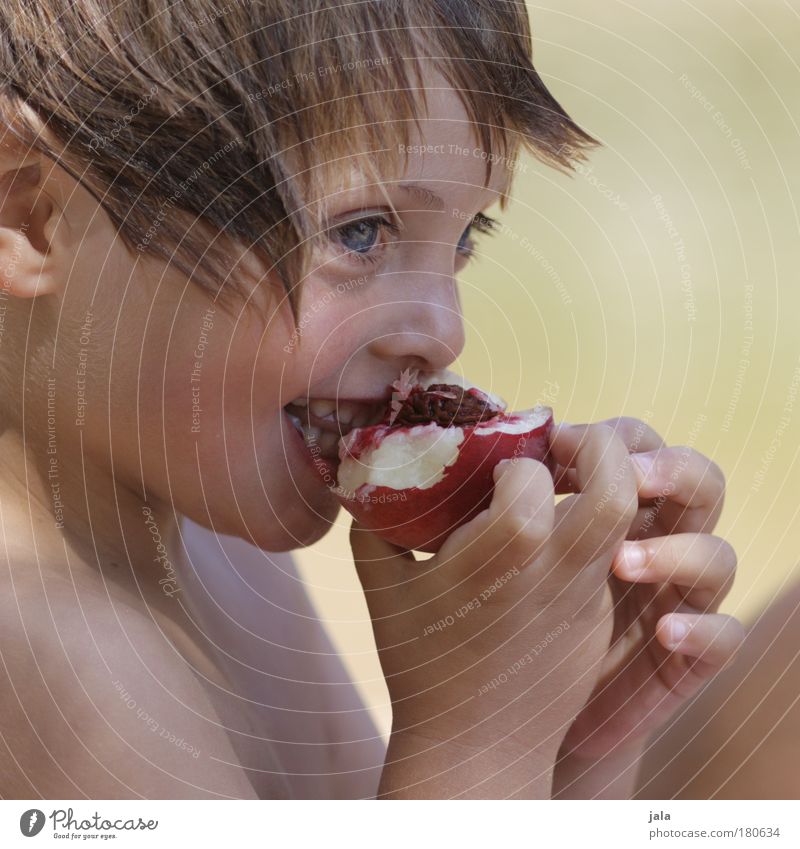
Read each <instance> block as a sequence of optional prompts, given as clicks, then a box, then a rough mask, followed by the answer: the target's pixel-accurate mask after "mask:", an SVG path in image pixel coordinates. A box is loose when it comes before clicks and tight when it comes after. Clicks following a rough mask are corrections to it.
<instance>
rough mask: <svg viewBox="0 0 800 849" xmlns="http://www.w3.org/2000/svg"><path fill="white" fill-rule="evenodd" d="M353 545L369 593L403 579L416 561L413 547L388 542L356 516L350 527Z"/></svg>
mask: <svg viewBox="0 0 800 849" xmlns="http://www.w3.org/2000/svg"><path fill="white" fill-rule="evenodd" d="M350 548H352V550H353V560H354V561H355V565H356V572H357V574H358V580H359V581H360V582H361V588H362V589H363V590H364V592H365V593H367V592H369V591H370V590H379V589H384V588H386V587H388V586H392V585H393V584H396V583H398V582H400V581H402V580H403V569H404V567H405V566H407V565H408V564H409V563H416V558H415V557H414V555H413V554H412V553H411V552H410V551H407V550H406V549H404V548H400V546H397V545H393V544H392V543H390V542H386V540H385V539H381V537H379V536H378V535H377V534H376V533H373V531H370V530H367V528H365V527H364V526H363V525H360V524H359V523H358V522H357V521H355V519H354V520H353V524H352V525H351V527H350Z"/></svg>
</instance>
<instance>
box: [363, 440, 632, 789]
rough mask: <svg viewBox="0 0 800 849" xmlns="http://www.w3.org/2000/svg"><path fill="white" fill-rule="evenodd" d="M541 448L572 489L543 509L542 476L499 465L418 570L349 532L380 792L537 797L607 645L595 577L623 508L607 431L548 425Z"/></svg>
mask: <svg viewBox="0 0 800 849" xmlns="http://www.w3.org/2000/svg"><path fill="white" fill-rule="evenodd" d="M552 452H553V455H554V456H555V457H556V459H559V460H561V461H563V462H564V463H567V462H568V461H570V460H572V461H573V463H572V465H573V467H574V475H575V483H576V486H577V487H578V488H579V489H580V490H581V491H580V493H579V494H576V495H572V496H570V497H569V498H567V499H564V500H562V501H561V502H560V503H559V504H558V505H557V506H556V505H555V503H554V489H553V481H552V478H551V476H550V474H549V472H548V471H547V469H546V468H545V466H543V465H542V464H540V463H537V462H535V461H533V460H528V459H519V460H511V461H506V462H505V463H503V464H501V465H499V466H498V467H497V468H496V469H495V482H496V486H495V491H494V495H493V498H492V502H491V505H490V507H489V508H488V509H487V510H485V511H484V512H483V513H481V514H480V515H478V516H477V517H476V518H475V519H474V520H473V521H471V522H470V523H468V524H467V525H464V526H462V527H461V528H459V529H457V530H456V531H455V532H454V533H453V534H452V535H451V536H450V537H449V538H448V539H447V541H446V542H445V544H444V546H443V547H442V548H441V550H440V551H439V553H438V554H437V555H436V556H435V557H433V558H431V559H429V560H425V561H417V560H415V559H414V556H413V555H412V554H411V553H409V552H404V551H402V550H401V549H399V548H396V547H395V546H392V545H390V544H389V543H386V542H384V541H383V540H381V539H380V538H379V537H377V536H376V535H374V534H372V533H369V532H367V531H365V530H363V529H361V528H359V527H358V526H355V525H354V527H353V531H352V533H351V543H352V546H353V553H354V557H355V561H356V567H357V570H358V574H359V578H360V580H361V583H362V586H363V588H364V592H365V595H366V599H367V604H368V607H369V612H370V616H371V618H372V622H373V630H374V634H375V641H376V644H377V648H378V652H379V656H380V661H381V666H382V668H383V673H384V676H385V678H386V683H387V686H388V689H389V694H390V697H391V700H392V708H393V726H392V739H391V741H390V746H389V753H388V756H387V763H386V768H385V770H384V775H383V778H382V782H381V795H393V796H398V795H416V796H421V797H424V798H430V797H431V796H452V795H459V794H461V795H463V794H474V795H475V796H476V797H480V798H485V797H487V796H511V795H529V794H530V795H535V796H539V797H541V796H546V795H549V783H550V779H551V772H552V765H553V762H554V760H555V756H556V753H557V752H558V749H559V747H560V745H561V742H562V740H563V737H564V734H565V733H566V730H567V728H568V727H569V725H570V724H571V723H572V721H573V719H574V718H575V716H576V715H577V713H578V712H579V711H580V710H581V708H582V707H583V705H584V703H585V701H586V699H587V697H588V696H589V694H590V693H591V692H592V690H593V688H594V686H595V683H596V681H597V675H598V672H599V665H600V663H601V662H602V661H603V658H604V656H605V654H606V651H607V649H608V644H609V640H610V637H611V610H612V598H611V593H610V589H609V586H608V583H607V576H608V570H609V567H610V563H611V558H612V556H613V553H614V551H616V549H617V548H618V547H619V545H620V544H621V542H622V541H623V539H624V538H625V535H626V533H627V532H628V530H629V527H630V523H631V521H632V520H633V518H634V516H635V513H636V504H637V495H636V485H635V479H634V474H633V470H632V467H631V462H630V458H629V455H628V450H627V448H626V446H625V444H624V443H623V441H622V440H621V439H620V438H619V437H618V436H616V435H614V433H613V432H612V431H611V429H610V428H608V427H603V426H595V427H589V428H585V429H583V431H582V432H581V435H580V438H579V439H577V440H576V439H575V438H574V435H569V436H565V435H564V434H563V433H562V432H560V431H559V432H557V433H556V435H555V436H554V437H553V439H552ZM600 503H602V504H603V505H604V506H603V509H602V510H599V511H598V510H597V509H596V506H597V505H598V504H600Z"/></svg>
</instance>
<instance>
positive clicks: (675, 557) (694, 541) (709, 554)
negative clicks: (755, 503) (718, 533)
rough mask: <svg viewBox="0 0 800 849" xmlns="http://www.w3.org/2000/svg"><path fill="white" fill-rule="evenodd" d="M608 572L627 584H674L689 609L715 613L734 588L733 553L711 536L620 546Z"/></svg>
mask: <svg viewBox="0 0 800 849" xmlns="http://www.w3.org/2000/svg"><path fill="white" fill-rule="evenodd" d="M611 568H612V570H613V571H614V573H615V574H616V575H617V577H618V578H621V579H622V580H623V581H628V582H630V583H638V584H676V585H677V586H678V587H680V588H681V590H682V593H683V596H684V599H685V600H686V602H687V603H688V604H690V605H691V606H692V607H695V608H698V609H699V610H712V611H715V610H716V609H717V608H718V607H719V604H720V603H721V602H722V600H723V599H724V598H725V596H726V595H727V594H728V592H729V591H730V588H731V586H732V585H733V579H734V577H735V575H736V552H735V551H734V550H733V547H732V546H731V545H730V543H728V542H726V541H725V540H724V539H721V538H720V537H715V536H711V535H710V534H674V535H671V536H666V537H658V538H657V539H650V540H642V541H639V542H625V543H623V545H622V546H620V548H619V549H618V550H617V552H616V553H615V555H614V560H613V561H612V565H611Z"/></svg>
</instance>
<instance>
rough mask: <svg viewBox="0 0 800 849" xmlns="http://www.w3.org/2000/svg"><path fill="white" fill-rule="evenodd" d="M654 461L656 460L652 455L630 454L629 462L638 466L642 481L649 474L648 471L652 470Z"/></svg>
mask: <svg viewBox="0 0 800 849" xmlns="http://www.w3.org/2000/svg"><path fill="white" fill-rule="evenodd" d="M655 459H656V458H655V457H654V456H653V455H652V454H648V453H644V454H631V460H633V462H634V463H635V465H636V466H638V468H639V471H640V472H641V477H642V480H644V479H645V478H646V477H647V476H648V475H649V474H650V470H651V469H652V468H653V462H654V461H655Z"/></svg>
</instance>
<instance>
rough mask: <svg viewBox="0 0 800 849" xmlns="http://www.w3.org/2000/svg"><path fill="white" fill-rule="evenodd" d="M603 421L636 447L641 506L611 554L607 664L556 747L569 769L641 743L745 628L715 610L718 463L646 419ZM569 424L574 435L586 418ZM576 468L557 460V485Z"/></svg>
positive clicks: (721, 563) (563, 485)
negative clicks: (669, 440) (677, 443)
mask: <svg viewBox="0 0 800 849" xmlns="http://www.w3.org/2000/svg"><path fill="white" fill-rule="evenodd" d="M604 424H607V425H610V426H612V427H613V428H615V430H616V431H617V433H618V434H619V435H620V436H621V437H622V439H623V441H624V442H625V443H626V445H627V446H628V448H629V450H630V451H631V453H632V456H633V459H634V466H635V467H636V472H637V478H638V487H639V507H640V509H639V512H638V515H637V517H636V520H635V521H634V522H633V524H632V526H631V530H630V533H629V534H628V537H627V539H628V541H626V542H624V543H623V544H622V546H621V547H620V548H619V550H618V551H617V553H616V555H615V557H614V560H613V562H612V567H611V570H612V571H611V575H610V576H609V584H610V587H611V590H612V593H613V597H614V602H615V604H614V631H613V635H612V639H611V644H610V648H609V651H608V654H607V656H606V659H605V663H604V669H603V672H602V673H601V676H600V681H599V683H598V685H597V687H596V688H595V690H594V693H593V695H592V697H591V698H590V699H589V701H588V703H587V705H586V707H585V708H584V709H583V711H582V712H581V713H580V714H579V715H578V716H577V718H576V720H575V722H574V724H573V725H572V727H571V728H570V731H569V732H568V734H567V737H566V739H565V741H564V744H563V746H562V749H561V753H560V758H563V759H564V760H565V761H572V763H571V764H569V769H568V771H569V772H570V773H574V772H575V769H574V767H575V763H574V762H575V761H576V760H577V761H580V762H584V761H586V762H591V761H596V760H598V759H602V758H606V757H608V756H610V755H611V754H612V753H614V752H615V751H617V750H629V749H631V747H632V750H633V751H634V752H637V751H638V750H639V749H640V748H641V746H642V745H643V744H644V742H645V739H646V736H647V735H649V734H651V733H652V732H653V731H655V730H656V729H657V728H659V727H660V726H661V725H663V724H664V723H665V722H666V720H667V719H668V718H669V717H670V716H671V715H672V714H673V713H674V712H675V710H676V709H677V708H678V707H680V706H681V705H682V704H683V703H684V702H685V701H686V700H688V699H689V698H690V697H691V696H693V695H694V694H695V693H696V692H697V691H698V690H699V689H700V687H701V686H702V685H703V684H704V683H705V682H706V681H707V680H708V679H709V678H711V677H712V676H713V675H715V674H716V673H717V672H718V671H719V670H720V669H721V668H722V667H723V666H724V665H725V664H727V663H728V662H729V661H730V660H731V659H732V658H733V656H734V655H735V654H736V651H737V650H738V648H739V646H740V644H741V642H742V639H743V637H744V628H743V627H742V625H741V624H740V623H739V621H738V620H736V619H735V618H733V617H732V616H727V615H723V614H720V613H718V612H717V610H718V609H719V605H720V602H721V601H722V599H723V598H724V597H725V595H726V594H727V593H728V591H729V589H730V587H731V584H732V582H733V577H734V573H735V570H736V555H735V553H734V551H733V548H732V547H731V546H730V545H729V544H728V543H727V542H725V540H723V539H720V538H719V537H715V536H712V535H711V534H710V533H709V532H710V531H711V530H713V528H714V526H715V525H716V522H717V519H718V518H719V514H720V512H721V510H722V502H723V497H724V492H725V478H724V476H723V474H722V472H721V471H720V469H719V468H718V467H717V466H716V464H714V463H713V462H711V461H710V460H709V459H707V458H706V457H704V456H703V455H702V454H699V453H698V452H697V451H695V450H693V449H691V448H688V447H667V446H665V445H664V443H663V441H662V440H661V438H660V437H659V436H658V434H656V433H655V432H654V431H653V430H652V429H651V428H650V427H649V426H648V425H646V424H645V423H644V422H639V421H637V420H635V419H613V420H610V421H607V422H604ZM571 430H574V439H575V442H576V445H577V444H578V440H579V438H580V434H581V433H582V430H583V428H582V426H576V427H574V428H572V429H571ZM572 475H573V472H572V470H569V469H566V470H565V469H560V470H559V474H557V476H556V477H557V481H558V486H557V492H558V491H561V492H569V491H572V489H573V487H572ZM637 556H639V557H640V558H641V560H642V562H641V564H640V565H637V564H636V562H635V558H636V557H637ZM684 630H685V633H684V632H683V631H684ZM565 766H566V764H565ZM557 770H558V767H557ZM608 778H609V781H612V780H614V778H615V776H609V777H608ZM595 783H596V782H595Z"/></svg>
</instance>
